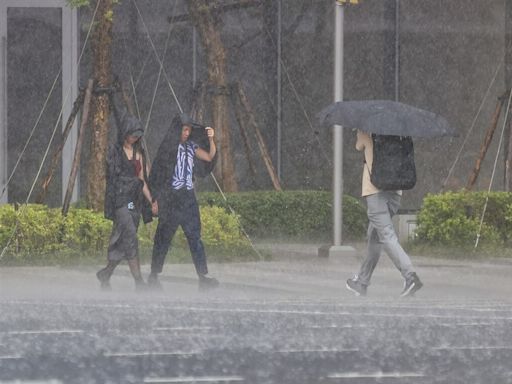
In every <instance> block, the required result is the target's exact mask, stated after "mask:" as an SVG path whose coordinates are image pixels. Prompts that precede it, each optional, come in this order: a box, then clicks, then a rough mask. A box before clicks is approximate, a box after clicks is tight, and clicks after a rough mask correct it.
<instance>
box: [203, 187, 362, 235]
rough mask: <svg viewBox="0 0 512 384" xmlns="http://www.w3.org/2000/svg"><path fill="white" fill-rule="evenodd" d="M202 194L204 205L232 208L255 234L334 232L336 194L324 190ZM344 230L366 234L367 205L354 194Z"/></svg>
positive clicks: (348, 202) (348, 199) (346, 198)
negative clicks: (333, 211) (365, 206)
mask: <svg viewBox="0 0 512 384" xmlns="http://www.w3.org/2000/svg"><path fill="white" fill-rule="evenodd" d="M226 199H227V202H226V200H224V198H223V197H222V195H220V194H219V193H215V192H206V193H201V194H199V201H200V204H201V205H211V206H220V207H223V208H224V209H225V210H226V211H228V212H230V207H231V208H232V209H233V210H234V211H235V212H236V214H237V215H239V216H240V221H241V223H242V226H243V228H244V229H245V230H246V231H247V233H249V235H251V236H254V237H262V238H269V237H270V238H279V237H292V238H303V239H304V238H306V239H313V238H314V239H322V240H324V239H329V238H330V236H331V233H332V194H331V193H329V192H323V191H283V192H276V191H257V192H242V193H231V194H227V195H226ZM343 221H344V222H343V233H344V236H345V237H347V238H351V239H359V238H362V237H364V235H365V231H366V225H367V218H366V211H365V208H364V206H363V205H362V204H361V203H360V202H359V200H357V199H355V198H354V197H351V196H344V197H343Z"/></svg>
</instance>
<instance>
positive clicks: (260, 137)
mask: <svg viewBox="0 0 512 384" xmlns="http://www.w3.org/2000/svg"><path fill="white" fill-rule="evenodd" d="M235 87H236V90H237V96H238V98H239V102H240V104H241V106H242V108H243V110H244V112H245V114H246V116H247V119H248V121H249V125H251V126H252V127H253V128H254V133H255V134H256V141H257V142H258V147H259V149H260V152H261V157H262V159H263V162H264V163H265V166H266V168H267V171H268V174H269V176H270V178H271V179H272V184H273V185H274V189H275V190H277V191H281V190H282V188H281V184H280V182H279V178H278V177H277V173H276V171H275V168H274V165H273V164H272V159H271V157H270V154H269V152H268V150H267V146H266V145H265V141H264V140H263V135H262V134H261V131H260V129H259V127H258V124H256V119H255V118H254V114H253V112H252V109H251V106H250V104H249V100H248V99H247V96H246V95H245V92H244V90H243V88H242V84H240V82H237V84H236V86H235Z"/></svg>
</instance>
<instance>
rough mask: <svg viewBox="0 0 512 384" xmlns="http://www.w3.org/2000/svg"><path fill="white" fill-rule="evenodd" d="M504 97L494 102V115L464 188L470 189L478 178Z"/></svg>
mask: <svg viewBox="0 0 512 384" xmlns="http://www.w3.org/2000/svg"><path fill="white" fill-rule="evenodd" d="M503 103H504V98H503V97H500V98H499V99H498V103H497V104H496V109H495V111H494V115H493V116H492V121H491V125H490V126H489V127H488V128H487V132H486V134H485V139H484V142H483V143H482V146H481V147H480V153H479V155H478V158H477V159H476V162H475V167H474V168H473V172H472V173H471V175H470V176H469V179H468V183H467V185H466V189H467V190H468V191H470V190H471V189H472V188H473V186H474V185H475V182H476V179H477V178H478V174H479V173H480V167H481V165H482V161H483V160H484V158H485V155H486V153H487V150H488V149H489V145H490V144H491V141H492V137H493V135H494V132H495V131H496V126H497V125H498V120H499V118H500V114H501V109H502V107H503Z"/></svg>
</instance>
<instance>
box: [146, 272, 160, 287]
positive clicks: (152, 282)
mask: <svg viewBox="0 0 512 384" xmlns="http://www.w3.org/2000/svg"><path fill="white" fill-rule="evenodd" d="M147 288H148V289H151V290H154V291H161V290H162V284H160V280H158V275H157V274H156V273H150V274H149V276H148V284H147Z"/></svg>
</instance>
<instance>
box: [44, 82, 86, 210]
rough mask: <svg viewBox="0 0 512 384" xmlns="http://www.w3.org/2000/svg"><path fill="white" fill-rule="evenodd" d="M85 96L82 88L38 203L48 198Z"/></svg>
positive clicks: (54, 155) (47, 174)
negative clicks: (47, 195)
mask: <svg viewBox="0 0 512 384" xmlns="http://www.w3.org/2000/svg"><path fill="white" fill-rule="evenodd" d="M84 97H85V90H83V89H82V90H80V93H79V94H78V97H77V98H76V100H75V102H74V103H73V108H72V109H71V113H70V115H69V118H68V121H67V122H66V126H65V127H64V131H63V132H62V139H61V143H60V145H59V147H58V148H57V150H56V151H55V153H54V154H53V156H52V161H51V163H50V168H49V169H48V172H47V173H46V176H45V177H44V179H43V181H42V182H41V192H40V193H39V196H38V197H37V199H36V202H37V203H38V204H42V203H44V201H45V199H46V194H47V192H48V187H49V186H50V183H51V181H52V179H53V174H54V173H55V170H56V169H57V165H58V163H59V160H60V159H61V157H62V151H63V150H64V145H65V144H66V141H67V139H68V136H69V132H71V128H72V127H73V124H74V122H75V119H76V115H77V114H78V111H79V110H80V107H81V106H82V104H83V102H84Z"/></svg>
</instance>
